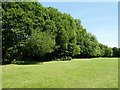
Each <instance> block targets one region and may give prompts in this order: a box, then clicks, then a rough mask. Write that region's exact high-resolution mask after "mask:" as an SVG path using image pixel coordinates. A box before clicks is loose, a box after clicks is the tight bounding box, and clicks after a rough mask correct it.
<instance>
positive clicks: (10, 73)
mask: <svg viewBox="0 0 120 90" xmlns="http://www.w3.org/2000/svg"><path fill="white" fill-rule="evenodd" d="M2 87H3V88H117V87H118V59H117V58H94V59H84V60H83V59H82V60H79V59H73V60H72V61H51V62H44V63H38V64H33V65H13V64H11V65H3V66H2Z"/></svg>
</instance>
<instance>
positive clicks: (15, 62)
mask: <svg viewBox="0 0 120 90" xmlns="http://www.w3.org/2000/svg"><path fill="white" fill-rule="evenodd" d="M11 64H25V61H17V60H16V59H14V60H13V61H12V62H11Z"/></svg>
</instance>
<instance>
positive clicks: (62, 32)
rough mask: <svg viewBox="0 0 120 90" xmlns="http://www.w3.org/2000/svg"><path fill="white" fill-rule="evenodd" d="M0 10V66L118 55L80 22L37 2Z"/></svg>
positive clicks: (9, 4) (11, 4)
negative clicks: (0, 14) (0, 27)
mask: <svg viewBox="0 0 120 90" xmlns="http://www.w3.org/2000/svg"><path fill="white" fill-rule="evenodd" d="M1 11H2V58H3V63H11V62H12V61H13V60H14V59H16V60H18V61H20V60H21V61H25V60H32V61H34V60H39V61H40V60H42V61H44V60H47V59H49V60H52V59H62V58H67V57H99V56H104V57H109V56H112V53H113V56H117V55H116V54H117V52H118V51H119V52H120V50H118V51H117V50H116V49H115V48H114V49H111V48H109V47H108V46H106V45H103V44H100V43H99V42H98V41H97V38H96V37H95V36H94V35H92V34H91V33H88V32H87V31H86V29H85V28H84V27H83V26H82V25H81V21H80V20H79V19H74V18H73V17H72V16H71V15H70V14H68V13H61V12H59V11H58V10H57V9H55V8H53V7H43V6H42V5H41V4H40V3H38V2H3V3H2V10H1ZM43 59H44V60H43Z"/></svg>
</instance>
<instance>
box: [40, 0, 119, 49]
mask: <svg viewBox="0 0 120 90" xmlns="http://www.w3.org/2000/svg"><path fill="white" fill-rule="evenodd" d="M40 3H41V4H42V5H43V6H45V7H46V6H52V7H55V8H57V9H58V10H59V11H60V12H62V13H69V14H70V15H71V16H73V17H74V18H77V19H80V20H81V22H82V25H83V26H84V27H85V28H86V29H87V31H88V32H90V33H92V34H94V35H95V36H96V37H97V40H98V41H99V42H100V43H102V44H105V45H108V46H109V47H118V3H117V2H40Z"/></svg>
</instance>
